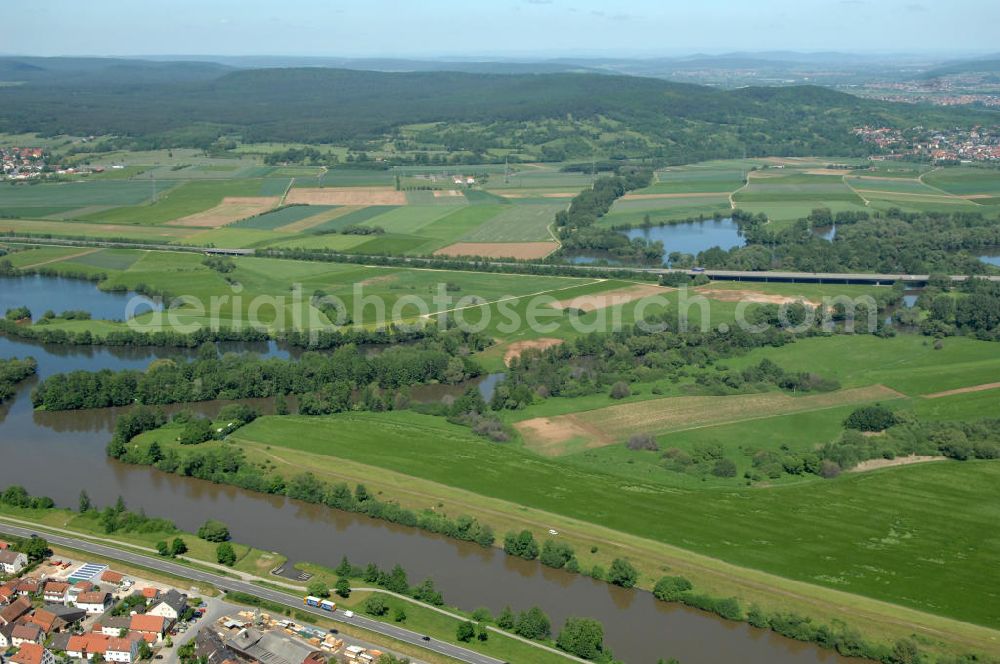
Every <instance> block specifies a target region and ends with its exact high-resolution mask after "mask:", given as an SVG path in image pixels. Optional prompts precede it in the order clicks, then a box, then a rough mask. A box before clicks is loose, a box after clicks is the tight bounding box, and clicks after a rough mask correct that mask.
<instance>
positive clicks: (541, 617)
mask: <svg viewBox="0 0 1000 664" xmlns="http://www.w3.org/2000/svg"><path fill="white" fill-rule="evenodd" d="M514 633H515V634H517V635H518V636H523V637H524V638H526V639H536V640H537V639H547V638H549V636H550V635H551V634H552V622H551V621H550V620H549V617H548V616H547V615H545V612H544V611H542V610H541V609H540V608H538V607H537V606H533V607H531V608H530V609H528V610H527V611H522V612H521V613H519V614H517V621H516V622H515V623H514Z"/></svg>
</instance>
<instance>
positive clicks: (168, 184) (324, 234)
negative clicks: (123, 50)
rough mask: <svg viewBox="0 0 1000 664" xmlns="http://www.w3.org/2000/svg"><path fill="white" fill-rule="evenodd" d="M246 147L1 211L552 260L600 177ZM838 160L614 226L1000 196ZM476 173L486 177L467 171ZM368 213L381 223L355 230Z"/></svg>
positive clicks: (60, 224)
mask: <svg viewBox="0 0 1000 664" xmlns="http://www.w3.org/2000/svg"><path fill="white" fill-rule="evenodd" d="M274 149H279V148H278V147H277V146H274ZM238 154H239V157H238V158H236V159H233V158H228V159H223V158H214V157H205V156H204V155H200V154H198V153H196V152H195V151H192V150H177V151H164V150H156V151H149V152H135V153H128V152H114V153H109V154H106V155H91V159H93V160H97V161H99V162H100V163H101V164H104V165H106V166H107V167H108V168H109V169H110V167H111V165H114V164H116V165H120V166H123V168H120V169H116V170H106V171H105V172H104V173H102V174H95V176H91V177H90V179H79V181H75V182H68V183H45V184H41V185H35V186H32V187H20V186H19V187H10V188H9V189H8V188H6V187H4V188H0V218H2V219H3V221H2V222H0V223H2V228H3V229H4V230H7V229H10V230H15V231H21V232H25V233H34V234H52V235H63V236H67V237H94V238H100V239H109V238H115V237H117V238H123V239H131V240H139V239H141V240H144V241H149V242H157V243H174V242H183V243H185V244H195V245H213V246H216V247H229V248H243V249H245V248H267V247H274V248H307V249H329V250H333V251H343V252H351V253H357V254H368V255H410V256H422V255H432V254H437V255H447V256H466V255H472V254H475V255H481V256H487V257H494V258H520V259H530V260H538V259H542V258H545V257H547V256H548V255H549V254H551V253H552V252H553V251H555V250H556V249H557V248H558V246H557V244H556V243H555V242H554V237H553V235H552V231H551V224H552V222H553V221H554V218H555V214H556V213H557V212H558V211H559V210H561V209H564V208H565V207H566V206H567V205H568V204H569V202H570V200H571V199H572V197H573V196H575V195H576V194H577V193H579V191H581V190H582V189H585V188H586V187H588V186H590V184H591V182H593V180H594V178H595V177H596V176H595V175H593V174H590V173H578V172H563V171H562V170H561V168H562V165H561V164H517V165H512V166H510V167H508V168H505V167H504V166H503V165H502V164H501V165H484V166H463V167H430V166H424V167H419V166H410V167H400V168H397V169H395V171H377V170H349V169H343V168H333V169H327V168H320V167H311V166H285V167H281V166H264V165H262V164H261V162H260V160H259V158H258V157H255V156H252V155H250V154H246V153H244V152H239V153H238ZM256 154H258V155H259V154H266V150H263V148H262V151H261V152H259V153H256ZM98 157H100V159H98ZM835 161H836V162H837V163H836V165H837V167H836V168H831V167H830V166H831V164H830V162H829V161H827V160H822V159H805V158H797V159H776V158H772V159H745V160H740V159H733V160H719V161H710V162H703V163H698V164H691V165H686V166H676V167H670V168H666V169H662V170H659V171H657V172H656V173H655V177H654V182H653V183H652V184H651V185H650V186H649V187H647V188H645V189H642V190H638V191H634V192H630V193H629V194H628V195H626V196H624V197H623V198H621V199H619V200H617V201H615V203H614V205H613V206H612V209H611V211H610V212H609V213H608V214H607V215H606V216H605V217H603V218H602V219H601V221H600V224H601V225H602V226H633V227H635V226H639V225H641V224H643V223H645V222H646V221H647V220H648V221H649V222H650V223H653V224H662V223H670V222H674V221H682V220H688V219H692V218H712V217H726V216H727V215H728V214H729V213H730V211H731V210H732V209H733V208H734V207H739V208H740V209H742V210H745V211H748V212H752V213H763V214H766V215H767V216H768V217H769V218H770V219H771V220H772V221H773V222H775V223H776V224H778V225H785V224H789V223H791V222H792V221H795V220H797V219H800V218H803V217H805V216H807V215H809V214H810V213H811V212H812V210H813V209H815V208H817V207H827V208H829V209H830V210H831V211H832V212H834V213H837V212H842V211H885V210H888V209H889V208H893V207H895V208H900V209H902V210H904V211H909V212H917V211H945V212H951V211H958V210H968V211H978V210H983V209H989V208H988V206H992V205H993V204H994V203H997V202H1000V189H998V187H1000V185H997V183H996V180H997V178H996V177H995V172H994V171H991V170H984V169H980V168H972V167H948V168H932V167H930V166H926V165H923V164H912V163H906V162H865V161H860V160H835ZM95 163H96V162H95ZM111 174H114V175H113V176H112V175H111ZM473 175H474V176H475V180H476V182H475V184H473V185H469V184H467V183H465V181H464V180H463V183H462V184H460V185H456V184H454V182H453V181H452V180H453V178H455V177H459V176H461V177H462V178H468V177H472V176H473ZM598 175H600V174H598ZM397 177H398V185H399V186H400V188H401V189H402V190H398V189H397ZM356 225H360V226H365V227H369V228H372V229H373V234H372V235H370V236H361V237H360V238H359V237H358V236H353V235H352V236H344V235H343V233H342V231H343V230H344V229H346V228H347V227H349V226H356ZM375 233H377V234H375Z"/></svg>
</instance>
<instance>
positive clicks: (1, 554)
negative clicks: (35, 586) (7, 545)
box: [0, 549, 28, 575]
mask: <svg viewBox="0 0 1000 664" xmlns="http://www.w3.org/2000/svg"><path fill="white" fill-rule="evenodd" d="M27 566H28V556H26V555H24V554H23V553H19V552H17V551H11V550H10V549H4V550H3V551H0V570H3V573H4V574H9V575H14V574H20V573H21V570H23V569H24V568H25V567H27Z"/></svg>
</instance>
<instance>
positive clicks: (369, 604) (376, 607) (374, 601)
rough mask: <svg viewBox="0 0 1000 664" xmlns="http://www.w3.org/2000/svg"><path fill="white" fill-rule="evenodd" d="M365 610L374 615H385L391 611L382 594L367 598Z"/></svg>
mask: <svg viewBox="0 0 1000 664" xmlns="http://www.w3.org/2000/svg"><path fill="white" fill-rule="evenodd" d="M364 607H365V612H366V613H370V614H371V615H373V616H384V615H385V614H386V613H388V612H389V607H388V605H386V603H385V599H383V598H382V595H379V594H375V595H372V596H371V597H369V598H368V599H366V600H365V604H364Z"/></svg>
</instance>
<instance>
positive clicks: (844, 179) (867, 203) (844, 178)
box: [840, 173, 872, 207]
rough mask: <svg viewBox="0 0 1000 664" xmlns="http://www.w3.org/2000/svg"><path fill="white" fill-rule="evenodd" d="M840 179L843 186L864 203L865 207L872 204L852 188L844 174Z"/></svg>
mask: <svg viewBox="0 0 1000 664" xmlns="http://www.w3.org/2000/svg"><path fill="white" fill-rule="evenodd" d="M840 179H841V181H842V182H843V183H844V186H846V187H847V188H848V189H850V190H851V191H853V192H854V195H855V196H857V197H858V198H860V199H861V200H862V201H864V203H865V207H868V206H869V205H871V203H872V202H871V201H870V200H868V199H867V198H865V197H864V196H862V195H861V192H859V191H858V190H857V189H855V188H854V187H853V185H851V183H850V182H848V181H847V173H844V175H843V177H841V178H840Z"/></svg>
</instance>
